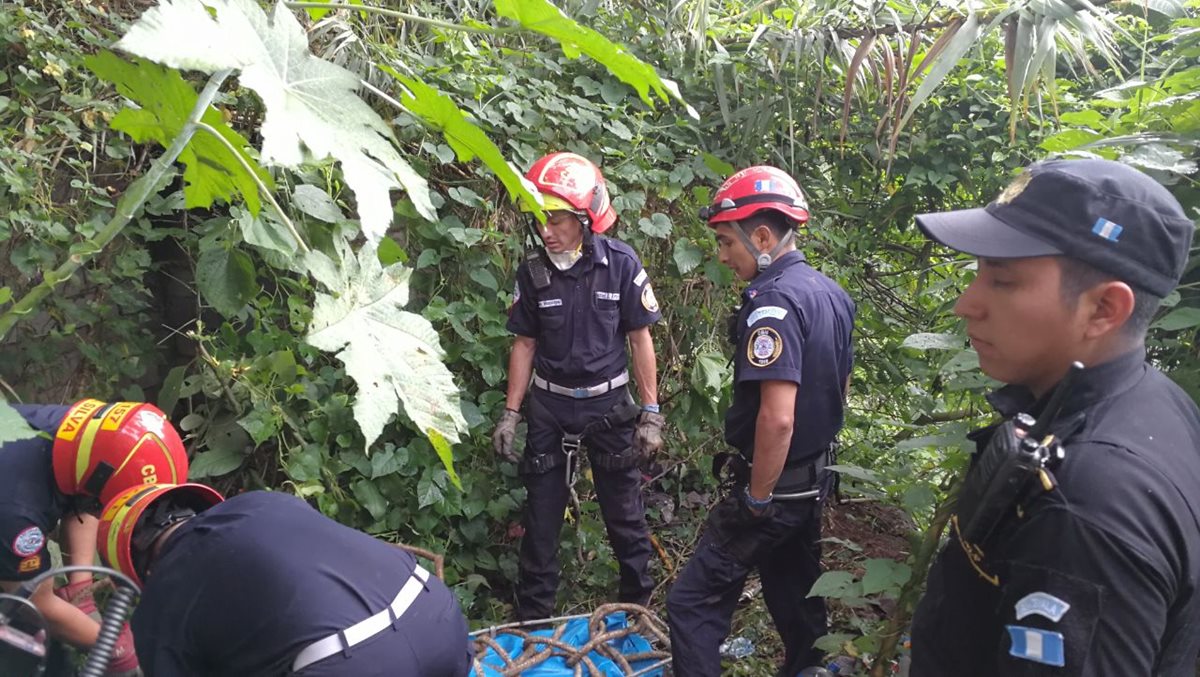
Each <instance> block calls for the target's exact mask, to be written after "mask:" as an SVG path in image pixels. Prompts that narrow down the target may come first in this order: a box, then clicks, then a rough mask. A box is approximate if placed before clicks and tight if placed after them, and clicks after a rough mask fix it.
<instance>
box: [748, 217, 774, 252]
mask: <svg viewBox="0 0 1200 677" xmlns="http://www.w3.org/2000/svg"><path fill="white" fill-rule="evenodd" d="M750 241H751V242H753V243H754V246H755V247H758V250H759V251H762V252H769V251H771V248H772V247H774V246H775V244H776V243H777V242H778V241H779V238H777V237H775V232H774V231H772V230H771V227H770V226H768V225H767V224H765V223H762V224H759V225H758V227H757V228H755V229H754V232H753V233H751V234H750Z"/></svg>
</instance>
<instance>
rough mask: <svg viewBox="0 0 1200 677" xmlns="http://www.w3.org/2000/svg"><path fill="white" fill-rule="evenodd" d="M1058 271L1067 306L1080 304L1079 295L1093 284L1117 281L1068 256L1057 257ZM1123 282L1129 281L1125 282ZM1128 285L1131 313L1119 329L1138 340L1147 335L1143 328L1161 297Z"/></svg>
mask: <svg viewBox="0 0 1200 677" xmlns="http://www.w3.org/2000/svg"><path fill="white" fill-rule="evenodd" d="M1055 258H1057V259H1058V264H1059V270H1060V271H1061V275H1060V277H1061V279H1060V281H1059V286H1058V290H1059V294H1060V296H1061V298H1062V300H1063V302H1064V303H1066V304H1067V305H1068V306H1069V307H1071V308H1074V307H1075V305H1076V304H1078V303H1079V297H1080V296H1081V295H1082V294H1083V293H1084V292H1085V291H1087V290H1089V289H1091V288H1092V287H1095V286H1096V285H1098V284H1103V283H1105V282H1113V281H1116V280H1117V278H1115V277H1113V276H1112V275H1109V274H1108V273H1106V272H1104V271H1102V270H1100V269H1098V268H1096V267H1095V266H1092V265H1089V264H1087V263H1084V262H1083V261H1080V260H1079V259H1073V258H1071V257H1069V256H1057V257H1055ZM1125 284H1129V283H1128V282H1126V283H1125ZM1129 288H1130V289H1132V290H1133V312H1132V313H1130V315H1129V319H1128V320H1125V325H1124V326H1123V327H1122V328H1121V330H1122V331H1123V332H1124V333H1125V335H1126V336H1128V337H1130V338H1136V339H1140V338H1142V337H1144V336H1145V335H1146V330H1147V329H1149V327H1150V321H1151V320H1153V319H1154V313H1155V312H1157V311H1158V306H1159V304H1161V303H1162V297H1159V296H1155V295H1154V294H1152V293H1150V292H1148V291H1146V290H1145V289H1141V288H1139V287H1137V286H1136V285H1132V284H1129Z"/></svg>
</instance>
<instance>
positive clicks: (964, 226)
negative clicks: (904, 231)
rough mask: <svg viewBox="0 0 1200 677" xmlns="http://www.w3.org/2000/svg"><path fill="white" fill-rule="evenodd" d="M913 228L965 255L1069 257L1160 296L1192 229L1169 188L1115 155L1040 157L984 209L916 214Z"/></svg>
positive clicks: (1174, 275)
mask: <svg viewBox="0 0 1200 677" xmlns="http://www.w3.org/2000/svg"><path fill="white" fill-rule="evenodd" d="M917 225H918V226H920V228H921V230H922V232H924V233H925V235H926V236H928V237H929V238H931V239H933V240H936V241H937V242H940V243H942V244H944V245H946V246H947V247H950V248H951V249H955V250H958V251H960V252H963V253H966V254H972V255H974V256H978V257H982V258H995V259H1010V258H1026V257H1031V256H1067V257H1070V258H1073V259H1078V260H1080V261H1083V262H1084V263H1087V264H1089V265H1091V266H1093V267H1095V268H1096V269H1098V270H1101V271H1103V272H1105V273H1108V274H1110V275H1112V276H1113V277H1115V278H1116V279H1118V280H1121V281H1122V282H1125V283H1127V284H1129V285H1131V286H1134V287H1138V288H1140V289H1143V290H1145V291H1148V292H1150V293H1151V294H1154V295H1155V296H1159V297H1163V296H1166V295H1167V294H1169V293H1171V290H1172V289H1174V288H1175V285H1176V284H1178V283H1179V278H1180V276H1181V275H1183V268H1184V266H1185V265H1186V264H1187V260H1188V251H1189V249H1190V248H1191V242H1192V232H1193V231H1194V230H1195V224H1194V223H1193V222H1192V220H1191V219H1189V218H1188V217H1187V215H1186V214H1184V211H1183V207H1182V206H1180V204H1179V201H1178V200H1176V199H1175V197H1174V196H1173V195H1171V193H1170V192H1169V191H1167V189H1166V188H1164V187H1163V186H1162V185H1160V184H1159V183H1158V182H1157V181H1155V180H1154V179H1152V178H1150V177H1149V176H1147V175H1146V174H1143V173H1142V172H1140V171H1138V170H1136V169H1134V168H1133V167H1130V166H1129V165H1126V164H1124V163H1121V162H1114V161H1112V160H1050V161H1047V162H1039V163H1037V164H1034V165H1030V166H1029V167H1026V168H1025V171H1023V172H1022V173H1021V174H1020V175H1019V176H1017V178H1016V179H1014V180H1013V182H1012V183H1010V184H1009V185H1008V187H1007V188H1005V189H1004V192H1002V193H1001V194H1000V197H998V198H996V199H995V200H994V201H993V202H992V203H991V204H989V205H988V206H986V207H984V208H982V209H962V210H958V211H952V212H941V213H936V214H921V215H919V216H917Z"/></svg>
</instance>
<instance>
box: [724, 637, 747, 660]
mask: <svg viewBox="0 0 1200 677" xmlns="http://www.w3.org/2000/svg"><path fill="white" fill-rule="evenodd" d="M717 650H718V651H720V652H721V657H722V658H745V657H746V656H749V655H750V654H752V653H754V643H753V642H751V641H750V640H748V639H746V638H745V637H734V638H733V639H727V640H725V641H724V642H722V643H721V646H720V648H719V649H717Z"/></svg>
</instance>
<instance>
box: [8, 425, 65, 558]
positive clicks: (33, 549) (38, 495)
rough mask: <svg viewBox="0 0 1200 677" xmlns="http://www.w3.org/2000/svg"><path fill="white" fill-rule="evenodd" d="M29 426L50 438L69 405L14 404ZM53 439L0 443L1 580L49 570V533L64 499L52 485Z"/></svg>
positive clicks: (37, 438)
mask: <svg viewBox="0 0 1200 677" xmlns="http://www.w3.org/2000/svg"><path fill="white" fill-rule="evenodd" d="M13 408H14V409H16V410H17V412H18V413H19V414H21V416H22V417H24V418H25V421H26V422H28V423H29V425H30V426H32V427H33V428H35V429H37V430H40V431H42V432H44V433H47V434H48V435H50V436H51V437H53V436H54V433H55V432H56V431H57V430H58V426H59V424H60V423H62V420H63V417H64V416H66V415H67V409H68V407H63V406H57V405H36V404H17V405H13ZM52 448H53V442H52V440H48V439H44V438H41V437H35V438H33V439H28V440H20V441H17V442H9V443H8V444H5V445H3V446H0V581H24V580H29V579H30V578H33V577H34V576H36V575H37V574H40V573H42V572H43V571H46V570H47V569H49V568H50V553H49V552H48V551H47V550H46V539H47V538H48V535H49V534H50V533H51V532H52V531H54V528H55V527H56V526H58V521H59V520H60V519H62V515H63V512H64V511H65V510H66V508H67V498H66V497H65V496H63V495H62V494H61V493H59V491H58V487H57V486H56V485H55V484H54V466H53V465H51V451H52Z"/></svg>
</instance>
